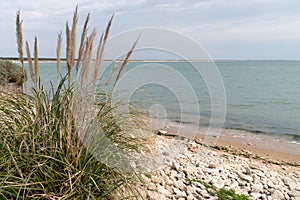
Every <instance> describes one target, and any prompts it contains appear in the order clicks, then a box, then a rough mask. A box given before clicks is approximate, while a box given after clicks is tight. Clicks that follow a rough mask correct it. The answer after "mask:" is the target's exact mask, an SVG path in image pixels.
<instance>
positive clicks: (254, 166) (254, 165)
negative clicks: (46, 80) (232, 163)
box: [249, 163, 260, 169]
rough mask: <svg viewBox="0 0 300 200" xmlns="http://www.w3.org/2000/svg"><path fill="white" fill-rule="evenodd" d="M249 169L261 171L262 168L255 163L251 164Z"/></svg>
mask: <svg viewBox="0 0 300 200" xmlns="http://www.w3.org/2000/svg"><path fill="white" fill-rule="evenodd" d="M249 167H250V169H260V166H259V165H258V164H254V163H252V164H250V165H249Z"/></svg>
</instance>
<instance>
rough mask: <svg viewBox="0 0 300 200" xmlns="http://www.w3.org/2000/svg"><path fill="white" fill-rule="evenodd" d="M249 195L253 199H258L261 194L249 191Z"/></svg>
mask: <svg viewBox="0 0 300 200" xmlns="http://www.w3.org/2000/svg"><path fill="white" fill-rule="evenodd" d="M250 197H252V198H253V199H259V198H260V197H261V194H260V193H258V192H251V193H250Z"/></svg>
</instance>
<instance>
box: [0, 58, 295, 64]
mask: <svg viewBox="0 0 300 200" xmlns="http://www.w3.org/2000/svg"><path fill="white" fill-rule="evenodd" d="M0 60H9V61H11V62H14V63H18V62H20V61H19V58H14V57H0ZM24 61H25V62H27V59H26V58H24ZM61 61H62V62H65V61H66V59H65V58H62V59H61ZM103 61H106V62H112V61H123V60H118V59H114V60H112V59H106V60H103ZM242 61H282V62H284V61H299V60H268V59H259V60H255V59H241V60H239V59H215V60H214V59H194V60H184V59H132V60H129V62H204V63H211V62H242ZM39 62H56V58H40V59H39Z"/></svg>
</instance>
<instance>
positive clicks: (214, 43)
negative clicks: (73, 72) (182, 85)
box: [0, 0, 300, 60]
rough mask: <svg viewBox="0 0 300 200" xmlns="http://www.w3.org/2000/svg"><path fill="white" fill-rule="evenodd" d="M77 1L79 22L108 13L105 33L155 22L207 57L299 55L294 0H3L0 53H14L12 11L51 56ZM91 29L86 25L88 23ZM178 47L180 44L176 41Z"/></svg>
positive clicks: (299, 21)
mask: <svg viewBox="0 0 300 200" xmlns="http://www.w3.org/2000/svg"><path fill="white" fill-rule="evenodd" d="M76 4H78V6H79V24H82V23H83V21H84V18H85V16H86V14H87V13H88V12H90V14H91V20H90V27H96V28H97V31H98V32H102V31H103V29H104V27H105V26H106V24H107V21H108V20H109V18H110V17H111V15H112V14H113V13H114V20H113V24H112V29H111V35H114V34H118V33H121V32H124V31H128V30H132V29H137V28H144V27H158V28H166V29H169V30H173V31H175V32H178V33H181V34H184V35H186V36H187V37H190V38H192V39H193V40H195V41H196V42H197V43H198V44H200V45H202V46H203V48H205V50H206V51H207V52H208V54H209V55H210V56H211V58H212V59H238V60H245V59H272V60H276V59H278V60H290V59H292V60H300V1H299V0H251V1H247V0H197V1H193V0H78V1H73V0H39V1H36V0H9V1H8V0H3V1H1V2H0V9H1V12H0V27H1V29H0V30H1V31H0V57H17V55H18V54H17V48H16V42H15V41H16V39H15V15H16V12H17V11H18V10H19V9H20V11H21V17H22V19H23V34H24V36H23V38H24V40H28V42H29V43H30V44H33V39H34V36H37V37H38V41H39V56H40V57H55V55H56V53H55V51H56V41H57V33H58V32H59V31H60V30H64V26H65V23H66V21H67V20H68V21H71V19H72V13H73V11H74V8H75V6H76ZM90 30H91V28H90ZM178 48H180V47H178Z"/></svg>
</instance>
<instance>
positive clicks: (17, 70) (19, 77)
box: [0, 60, 24, 85]
mask: <svg viewBox="0 0 300 200" xmlns="http://www.w3.org/2000/svg"><path fill="white" fill-rule="evenodd" d="M23 82H24V76H23V73H22V68H21V67H19V66H18V65H17V64H15V63H13V62H11V61H3V60H0V84H1V85H5V84H7V83H15V84H16V85H22V84H23Z"/></svg>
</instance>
